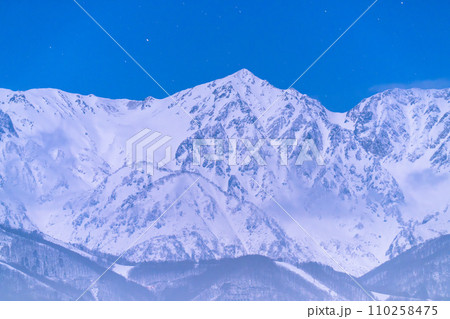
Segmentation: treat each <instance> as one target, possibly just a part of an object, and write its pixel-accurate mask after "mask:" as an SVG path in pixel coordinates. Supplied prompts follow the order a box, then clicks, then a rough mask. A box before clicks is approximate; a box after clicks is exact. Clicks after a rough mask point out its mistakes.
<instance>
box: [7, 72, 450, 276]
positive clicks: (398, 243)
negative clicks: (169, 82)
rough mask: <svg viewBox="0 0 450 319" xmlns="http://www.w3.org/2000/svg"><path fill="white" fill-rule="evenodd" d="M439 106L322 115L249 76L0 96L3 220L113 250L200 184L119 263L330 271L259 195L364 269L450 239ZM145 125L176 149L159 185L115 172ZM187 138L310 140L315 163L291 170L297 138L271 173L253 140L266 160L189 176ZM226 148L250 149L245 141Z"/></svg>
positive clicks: (384, 106) (431, 102)
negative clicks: (137, 91)
mask: <svg viewBox="0 0 450 319" xmlns="http://www.w3.org/2000/svg"><path fill="white" fill-rule="evenodd" d="M449 100H450V98H449V90H448V89H445V90H389V91H386V92H383V93H380V94H376V95H374V96H372V97H370V98H367V99H365V100H364V101H362V102H361V103H359V104H358V105H357V106H356V107H355V108H354V109H352V110H350V111H349V112H347V113H346V114H341V113H334V112H330V111H328V110H326V109H325V108H324V107H323V106H322V105H321V104H320V102H318V101H317V100H314V99H312V98H310V97H308V96H306V95H303V94H301V93H299V92H297V91H295V90H287V91H285V90H280V89H277V88H275V87H273V86H272V85H270V84H269V83H268V82H267V81H264V80H261V79H259V78H258V77H256V76H255V75H253V74H252V73H251V72H249V71H248V70H246V69H243V70H240V71H238V72H236V73H234V74H232V75H230V76H227V77H225V78H222V79H219V80H215V81H212V82H209V83H205V84H202V85H199V86H196V87H194V88H191V89H187V90H184V91H181V92H178V93H176V94H174V95H173V96H171V97H167V98H164V99H154V98H147V99H146V100H144V101H131V100H111V99H106V98H98V97H96V96H93V95H88V96H84V95H79V94H72V93H66V92H63V91H60V90H54V89H39V90H29V91H25V92H13V91H9V90H0V162H1V163H2V165H1V166H0V222H1V223H4V224H7V223H9V224H10V225H14V227H19V228H20V227H24V228H25V226H24V225H31V224H33V225H36V227H38V228H39V229H40V230H41V231H43V232H45V233H46V234H48V235H51V236H53V237H54V238H57V239H59V240H62V241H64V242H68V243H76V244H78V245H83V246H85V247H87V248H89V249H92V250H98V251H101V252H102V253H110V254H120V252H121V251H122V249H123V247H126V246H127V243H129V242H130V241H132V240H133V239H135V238H137V237H138V236H139V234H140V233H141V232H142V231H144V230H145V229H146V228H147V227H148V226H149V225H150V224H151V222H152V221H153V220H155V219H156V218H157V217H158V216H159V215H160V214H161V213H162V212H164V210H165V209H167V208H168V207H170V205H171V203H172V201H173V200H174V199H176V197H177V196H178V195H180V194H181V193H182V192H183V191H184V190H185V189H186V187H188V186H189V184H190V183H192V181H194V180H196V178H198V177H200V179H199V182H198V183H197V184H196V185H195V186H193V187H192V188H191V189H190V190H189V195H187V196H186V197H183V198H181V199H180V201H179V202H178V203H177V205H176V206H175V207H172V208H171V212H170V213H168V214H167V215H165V216H164V217H163V218H161V220H159V222H158V223H157V224H156V225H155V229H154V230H153V232H151V233H149V234H148V237H147V236H146V238H145V240H144V241H142V242H140V243H139V245H138V246H137V247H135V249H133V250H131V251H130V253H129V254H128V255H127V256H126V257H127V258H128V259H130V260H134V261H150V260H165V259H170V260H185V259H193V260H197V259H205V258H217V259H219V258H223V257H239V256H242V255H246V254H261V255H265V256H268V257H270V258H276V259H277V260H280V261H283V262H294V261H299V260H300V261H317V262H321V263H329V262H330V261H329V260H328V259H327V258H324V256H323V254H322V252H321V248H319V247H316V245H315V244H314V242H313V243H311V240H310V238H308V236H306V235H305V234H304V233H302V231H301V230H300V229H298V228H297V227H295V225H293V224H292V221H291V220H289V219H286V218H284V217H285V216H283V212H282V211H280V210H279V207H274V206H273V203H272V202H271V200H270V197H269V196H267V193H269V194H272V195H273V196H274V197H276V198H277V199H278V200H279V201H280V203H282V205H283V206H285V207H286V209H287V210H288V211H289V212H291V213H292V215H293V216H295V217H296V218H298V220H301V221H302V225H303V226H304V227H305V228H306V229H313V230H314V231H313V234H314V236H315V237H316V238H315V241H316V242H319V243H320V244H321V247H322V248H324V249H326V250H327V251H329V252H330V254H332V255H333V257H335V259H337V260H339V261H340V262H342V263H345V264H346V265H349V267H353V266H352V265H355V266H354V268H352V269H351V271H353V272H354V273H357V274H361V273H363V272H364V271H366V270H368V269H371V268H373V267H374V266H375V265H377V264H379V263H380V262H383V261H385V260H386V259H387V258H390V257H393V256H395V255H397V254H399V253H401V252H402V251H404V250H405V249H407V248H409V247H411V246H412V245H415V244H417V243H420V242H423V241H424V240H426V239H429V238H433V237H434V236H438V235H442V234H446V233H448V229H449V228H448V217H447V216H448V215H447V214H448V206H449V200H448V196H447V194H446V192H445V190H446V189H448V187H449V186H450V185H449V184H450V182H449V161H448V158H449V147H448V145H449V144H448V143H449V134H450V117H449V112H450V107H449ZM186 113H187V114H186ZM144 128H149V129H151V130H154V131H158V132H162V133H164V134H167V135H169V136H171V137H172V141H173V143H174V144H173V149H174V150H176V151H177V154H179V155H180V157H179V158H177V161H174V162H173V163H170V166H168V167H167V171H163V172H162V175H161V176H158V177H157V176H149V175H147V174H143V173H139V172H136V171H134V170H132V169H131V168H130V167H127V166H126V165H125V157H126V156H125V155H126V152H125V145H126V140H127V139H128V138H130V137H131V136H133V135H134V134H136V133H137V132H139V131H141V130H142V129H144ZM195 137H196V138H241V139H243V138H245V139H250V140H252V141H253V144H254V142H255V141H256V139H257V138H265V137H267V138H290V139H294V138H297V139H298V140H300V141H303V140H306V139H311V140H313V141H314V142H315V144H316V145H317V148H318V150H319V151H320V152H321V154H322V156H323V159H324V163H325V165H324V166H320V165H316V163H314V162H312V161H308V162H307V163H305V165H301V166H296V165H294V164H293V163H295V160H296V158H297V157H298V155H299V153H300V152H301V151H302V146H301V145H297V146H295V147H292V148H290V149H289V154H288V160H289V165H288V166H282V165H280V164H279V163H280V161H279V158H280V155H279V152H278V151H277V150H276V149H274V148H271V147H270V145H265V146H264V147H262V148H261V154H262V156H263V157H264V159H266V160H267V165H265V166H261V165H257V163H256V162H255V161H254V160H252V161H251V162H250V163H248V164H246V165H229V164H228V163H227V162H207V163H206V164H205V165H203V166H200V167H198V166H197V167H194V166H193V165H192V156H191V157H189V152H190V153H192V141H191V139H192V138H195ZM239 151H240V152H241V153H242V154H244V155H245V154H247V153H246V152H247V149H246V147H243V146H242V145H241V147H240V148H239ZM253 180H256V181H257V182H258V184H259V185H261V186H262V188H263V189H264V190H265V191H262V190H261V188H260V187H258V186H257V185H256V184H255V183H254V182H253ZM411 185H413V186H414V187H412V186H411ZM421 185H422V187H421ZM430 185H434V186H433V187H431V186H430ZM434 188H436V189H437V190H439V191H433V192H432V193H430V190H432V189H434ZM440 190H443V191H440ZM430 198H433V200H432V201H430V200H429V199H430ZM28 219H29V220H28ZM30 227H31V226H30ZM329 265H330V266H336V265H332V263H329Z"/></svg>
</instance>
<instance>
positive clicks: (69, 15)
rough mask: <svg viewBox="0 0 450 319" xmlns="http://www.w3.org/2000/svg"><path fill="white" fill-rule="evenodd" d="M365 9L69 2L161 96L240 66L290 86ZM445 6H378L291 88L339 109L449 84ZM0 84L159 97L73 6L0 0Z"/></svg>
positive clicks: (355, 1)
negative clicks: (397, 91)
mask: <svg viewBox="0 0 450 319" xmlns="http://www.w3.org/2000/svg"><path fill="white" fill-rule="evenodd" d="M372 2H373V0H368V1H367V0H341V1H336V0H321V1H320V0H304V1H299V0H297V1H231V0H230V1H225V0H222V1H214V0H208V1H170V0H169V1H138V0H127V1H123V0H96V1H93V0H79V3H80V4H81V5H82V6H84V7H85V8H86V10H87V11H89V13H90V14H91V15H92V16H94V17H95V18H96V19H97V21H98V22H99V23H100V24H102V26H103V27H104V28H105V29H106V30H108V31H109V32H110V34H111V35H112V36H113V37H115V38H116V39H117V41H118V42H119V43H120V44H122V46H123V47H124V48H125V49H126V50H128V52H130V54H131V55H132V56H134V57H135V59H136V60H137V61H139V62H140V63H141V64H142V66H143V67H144V68H145V69H147V71H148V72H149V73H150V74H151V75H152V76H154V77H155V78H156V79H157V80H158V81H159V83H160V84H161V85H162V86H163V87H164V88H165V89H166V90H167V91H168V92H169V93H175V92H177V91H180V90H182V89H186V88H189V87H192V86H195V85H198V84H201V83H204V82H208V81H211V80H214V79H217V78H221V77H224V76H226V75H229V74H231V73H234V72H236V71H237V70H239V69H241V68H247V69H249V70H250V71H252V72H253V73H254V74H255V75H257V76H258V77H260V78H263V79H266V80H268V81H269V82H271V83H272V84H273V85H275V86H277V87H279V88H287V87H289V86H290V85H291V83H292V82H293V81H294V80H295V79H296V78H297V77H298V76H299V75H300V74H301V73H302V72H303V71H304V70H305V69H306V68H307V67H308V66H309V65H310V64H311V63H312V62H313V61H314V60H315V59H316V58H317V57H318V56H319V55H320V54H321V53H322V52H323V51H324V50H325V49H326V48H327V47H328V46H329V45H330V44H331V43H332V42H333V41H334V40H335V39H336V38H337V37H338V36H339V35H340V34H341V33H342V32H343V31H344V30H345V29H346V28H347V27H348V26H349V25H350V24H351V23H352V22H353V21H354V20H355V19H356V18H357V17H358V16H359V15H360V14H361V13H362V12H363V11H364V10H365V9H366V8H367V7H368V6H369V5H370V4H371V3H372ZM449 12H450V1H442V0H427V1H423V0H404V1H400V0H379V1H378V3H376V4H375V5H374V6H373V8H372V9H371V10H370V11H369V12H368V13H367V14H366V15H365V16H364V17H363V18H362V19H361V20H360V21H359V22H358V23H357V24H355V26H354V27H353V28H352V29H351V30H350V31H349V32H348V33H347V34H345V35H344V36H343V37H342V38H341V39H340V41H339V42H338V43H337V44H336V45H335V46H334V47H333V48H331V49H330V51H329V52H328V53H327V54H326V55H324V56H323V58H322V59H321V60H320V61H319V62H318V63H317V64H316V65H314V66H313V67H312V68H311V69H310V70H309V72H308V73H306V75H305V76H304V77H302V78H301V79H300V81H298V82H297V83H296V84H295V85H294V88H296V89H297V90H299V91H300V92H302V93H306V94H308V95H310V96H312V97H314V98H317V99H319V100H320V101H321V102H322V103H323V104H324V105H325V106H326V107H327V108H329V109H331V110H334V111H345V110H348V109H350V108H351V107H353V106H354V105H355V104H356V103H358V102H359V101H360V100H361V99H363V98H365V97H367V96H369V95H371V94H373V93H375V92H377V91H380V90H383V89H385V88H391V87H394V86H399V87H410V86H418V87H420V86H423V87H426V88H429V87H448V86H449V81H450V59H449V57H450V45H449V38H450V37H449V30H450V19H448V14H449ZM0 43H1V50H0V87H2V88H8V89H13V90H26V89H30V88H41V87H53V88H59V89H62V90H65V91H69V92H76V93H82V94H90V93H92V94H96V95H99V96H104V97H111V98H130V99H143V98H145V97H147V96H154V97H158V98H162V97H165V96H166V95H165V93H164V92H163V91H162V90H161V89H160V88H159V87H158V86H157V85H156V84H155V83H154V82H153V81H152V80H151V79H149V78H148V77H147V76H146V75H145V74H144V72H142V70H140V69H139V68H138V67H137V66H136V65H135V64H134V63H133V62H132V61H131V60H130V59H129V58H128V57H127V56H126V55H125V54H124V53H123V52H122V51H121V50H120V49H119V48H118V47H117V46H116V44H114V42H113V41H111V39H109V38H108V36H107V35H106V34H105V33H103V31H102V30H100V29H99V28H98V27H97V26H96V25H95V24H94V23H93V22H92V21H91V20H90V19H89V18H88V17H87V16H86V14H85V13H83V11H81V9H80V8H79V7H77V5H76V4H75V3H74V2H73V1H72V0H43V1H32V0H29V1H26V0H20V1H1V2H0Z"/></svg>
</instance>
